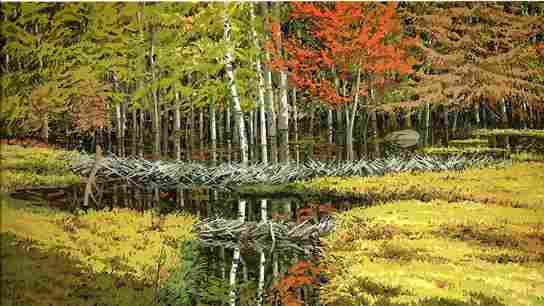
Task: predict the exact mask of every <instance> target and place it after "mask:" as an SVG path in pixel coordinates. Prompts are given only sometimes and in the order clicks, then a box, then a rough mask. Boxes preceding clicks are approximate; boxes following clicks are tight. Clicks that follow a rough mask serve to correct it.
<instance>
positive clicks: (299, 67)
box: [267, 2, 416, 106]
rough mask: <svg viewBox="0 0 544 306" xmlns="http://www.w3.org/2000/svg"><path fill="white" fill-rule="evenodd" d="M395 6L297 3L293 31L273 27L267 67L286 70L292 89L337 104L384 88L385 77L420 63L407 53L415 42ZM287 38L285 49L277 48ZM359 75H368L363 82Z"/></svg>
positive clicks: (291, 16)
mask: <svg viewBox="0 0 544 306" xmlns="http://www.w3.org/2000/svg"><path fill="white" fill-rule="evenodd" d="M396 5H397V4H396V3H394V2H390V3H387V4H380V3H358V2H334V3H318V2H316V3H313V2H311V3H304V2H293V3H291V6H292V11H291V14H290V19H291V21H290V24H291V25H293V27H292V29H289V30H288V31H285V30H284V31H281V29H280V28H281V27H280V25H279V24H278V23H273V24H272V26H271V32H272V40H271V41H269V42H268V43H267V48H268V50H269V51H270V52H271V54H272V59H271V61H270V62H269V63H268V64H269V65H270V66H271V67H272V69H275V70H280V69H282V70H287V71H288V72H289V80H290V83H291V85H292V86H295V87H297V88H299V89H302V90H307V92H308V93H309V94H310V95H311V96H313V97H316V98H318V99H319V100H320V101H321V102H324V103H328V104H330V105H333V106H337V105H342V104H345V103H349V102H350V101H351V100H352V99H353V98H354V97H355V95H356V94H358V95H360V96H365V95H367V93H368V89H369V87H372V88H376V87H383V85H384V84H386V82H385V80H386V78H388V77H389V78H392V79H397V80H398V77H399V76H401V75H405V74H408V73H411V71H412V70H411V66H412V65H413V64H414V63H415V62H416V60H415V58H413V57H411V56H409V54H408V52H407V48H408V47H410V46H412V45H414V44H415V43H416V40H415V39H414V38H411V39H410V38H407V37H401V35H400V34H401V25H400V21H399V19H398V17H397V16H396ZM284 32H287V33H284ZM282 34H283V35H285V36H286V37H283V39H282V41H283V50H278V49H277V48H275V46H276V45H277V43H276V42H277V41H278V40H279V39H280V35H282ZM281 52H283V56H281V55H282V54H281ZM360 75H363V76H367V77H366V82H364V84H361V82H359V81H358V80H360ZM369 77H371V78H369ZM340 86H342V88H343V89H344V90H340V89H339V87H340Z"/></svg>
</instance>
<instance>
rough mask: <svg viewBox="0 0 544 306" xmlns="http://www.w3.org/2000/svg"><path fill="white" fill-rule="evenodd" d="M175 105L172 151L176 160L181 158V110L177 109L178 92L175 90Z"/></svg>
mask: <svg viewBox="0 0 544 306" xmlns="http://www.w3.org/2000/svg"><path fill="white" fill-rule="evenodd" d="M176 104H177V105H176V107H175V109H174V133H173V134H174V151H175V153H176V160H181V111H180V109H179V92H176Z"/></svg>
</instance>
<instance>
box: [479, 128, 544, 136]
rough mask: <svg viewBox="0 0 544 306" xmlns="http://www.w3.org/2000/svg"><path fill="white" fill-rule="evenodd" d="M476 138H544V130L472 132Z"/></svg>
mask: <svg viewBox="0 0 544 306" xmlns="http://www.w3.org/2000/svg"><path fill="white" fill-rule="evenodd" d="M472 135H474V136H517V137H532V138H544V130H531V129H521V130H516V129H479V130H475V131H474V132H472Z"/></svg>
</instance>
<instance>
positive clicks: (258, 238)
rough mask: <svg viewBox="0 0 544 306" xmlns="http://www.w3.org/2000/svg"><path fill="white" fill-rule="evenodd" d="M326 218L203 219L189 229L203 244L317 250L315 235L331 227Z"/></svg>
mask: <svg viewBox="0 0 544 306" xmlns="http://www.w3.org/2000/svg"><path fill="white" fill-rule="evenodd" d="M334 225H335V223H334V220H333V219H331V218H327V219H325V220H323V221H321V222H320V223H318V224H311V223H309V221H307V222H304V223H301V224H296V223H293V222H277V221H272V220H269V221H261V222H244V221H241V220H226V219H206V220H203V221H201V222H199V223H197V224H195V225H194V226H193V232H194V233H195V234H196V235H197V236H198V238H199V240H200V242H201V243H202V244H203V245H206V246H223V247H225V248H232V249H234V248H241V249H242V250H245V251H254V252H263V251H264V252H273V251H275V250H278V251H298V252H302V253H315V252H319V237H320V236H323V235H324V234H326V233H328V232H329V231H331V230H332V229H333V228H334Z"/></svg>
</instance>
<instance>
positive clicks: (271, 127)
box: [261, 2, 278, 164]
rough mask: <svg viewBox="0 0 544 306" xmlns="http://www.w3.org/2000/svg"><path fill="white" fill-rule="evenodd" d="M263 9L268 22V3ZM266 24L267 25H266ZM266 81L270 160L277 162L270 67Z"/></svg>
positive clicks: (263, 5)
mask: <svg viewBox="0 0 544 306" xmlns="http://www.w3.org/2000/svg"><path fill="white" fill-rule="evenodd" d="M261 5H262V9H263V22H266V21H265V20H266V17H267V15H268V7H267V6H268V4H267V3H266V2H261ZM265 26H266V25H265ZM264 54H265V59H266V61H267V62H268V61H270V53H269V52H268V51H265V53H264ZM264 83H265V88H266V95H265V98H266V108H267V112H268V117H267V120H268V140H269V141H268V143H269V144H270V162H271V163H273V164H275V163H277V162H278V147H277V138H276V112H275V110H274V89H273V88H272V71H270V69H265V70H264Z"/></svg>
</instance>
